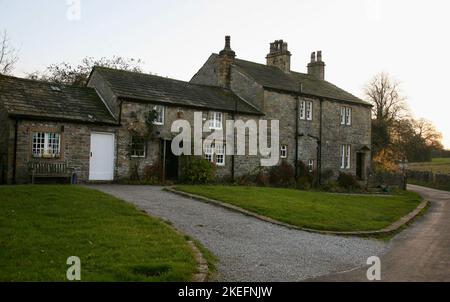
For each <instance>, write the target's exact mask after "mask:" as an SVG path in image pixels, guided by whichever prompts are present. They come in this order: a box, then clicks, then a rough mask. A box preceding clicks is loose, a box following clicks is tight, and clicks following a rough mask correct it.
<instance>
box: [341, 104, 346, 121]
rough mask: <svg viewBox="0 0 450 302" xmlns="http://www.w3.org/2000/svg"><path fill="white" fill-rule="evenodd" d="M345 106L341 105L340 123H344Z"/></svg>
mask: <svg viewBox="0 0 450 302" xmlns="http://www.w3.org/2000/svg"><path fill="white" fill-rule="evenodd" d="M345 111H346V110H345V107H341V125H345Z"/></svg>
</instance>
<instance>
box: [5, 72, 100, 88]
mask: <svg viewBox="0 0 450 302" xmlns="http://www.w3.org/2000/svg"><path fill="white" fill-rule="evenodd" d="M2 77H3V78H9V79H12V80H17V81H23V82H32V83H35V84H45V85H58V86H62V87H65V88H83V89H85V88H87V89H88V90H92V89H93V88H92V87H88V86H80V85H70V84H65V83H58V82H51V81H44V80H35V79H27V78H21V77H16V76H12V75H5V74H0V78H2Z"/></svg>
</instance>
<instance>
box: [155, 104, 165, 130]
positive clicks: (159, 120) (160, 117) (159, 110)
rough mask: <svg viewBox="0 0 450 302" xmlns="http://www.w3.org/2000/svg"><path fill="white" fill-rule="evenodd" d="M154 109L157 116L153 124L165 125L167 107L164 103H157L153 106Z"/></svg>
mask: <svg viewBox="0 0 450 302" xmlns="http://www.w3.org/2000/svg"><path fill="white" fill-rule="evenodd" d="M153 110H154V111H155V112H156V118H155V121H154V122H153V124H155V125H164V112H165V107H164V106H163V105H156V106H155V107H153Z"/></svg>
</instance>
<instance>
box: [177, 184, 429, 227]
mask: <svg viewBox="0 0 450 302" xmlns="http://www.w3.org/2000/svg"><path fill="white" fill-rule="evenodd" d="M176 189H178V190H181V191H185V192H188V193H192V194H197V195H202V196H205V197H208V198H212V199H216V200H219V201H222V202H226V203H230V204H233V205H236V206H239V207H241V208H244V209H247V210H249V211H252V212H255V213H258V214H261V215H264V216H268V217H271V218H273V219H276V220H279V221H282V222H286V223H289V224H292V225H296V226H300V227H306V228H312V229H317V230H331V231H367V230H378V229H382V228H383V227H386V226H388V225H390V224H391V223H393V222H395V221H397V220H398V219H399V218H401V217H403V216H405V215H406V214H408V213H409V212H411V211H413V210H414V209H415V208H416V207H417V205H418V204H419V203H420V202H421V198H420V196H419V195H417V194H416V193H412V192H401V193H398V194H396V195H394V196H361V195H359V196H350V195H343V194H329V193H322V192H306V191H299V190H295V189H278V188H262V187H242V186H220V185H214V186H213V185H211V186H208V185H202V186H189V185H180V186H176Z"/></svg>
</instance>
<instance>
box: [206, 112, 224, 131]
mask: <svg viewBox="0 0 450 302" xmlns="http://www.w3.org/2000/svg"><path fill="white" fill-rule="evenodd" d="M222 117H223V115H222V113H221V112H212V113H211V120H210V121H209V128H210V129H222Z"/></svg>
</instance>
